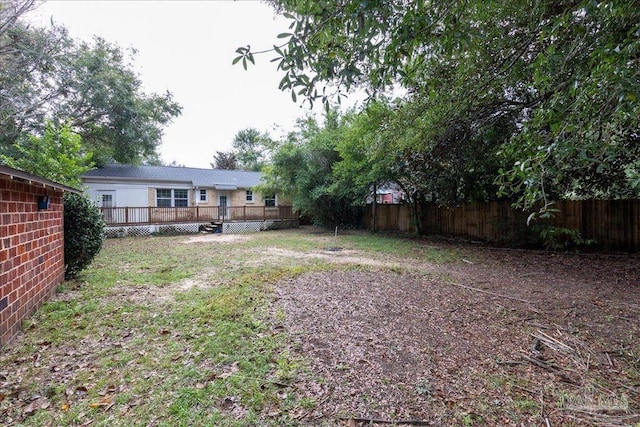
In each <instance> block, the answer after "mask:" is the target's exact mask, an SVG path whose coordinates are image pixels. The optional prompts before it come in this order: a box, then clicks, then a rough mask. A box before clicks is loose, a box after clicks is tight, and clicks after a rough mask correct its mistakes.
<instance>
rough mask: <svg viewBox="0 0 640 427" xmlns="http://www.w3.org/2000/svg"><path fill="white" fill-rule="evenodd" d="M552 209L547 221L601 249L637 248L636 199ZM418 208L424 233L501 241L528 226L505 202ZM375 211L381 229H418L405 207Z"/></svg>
mask: <svg viewBox="0 0 640 427" xmlns="http://www.w3.org/2000/svg"><path fill="white" fill-rule="evenodd" d="M554 207H555V208H557V209H559V210H560V212H559V213H557V214H556V216H555V217H554V218H553V219H551V220H549V221H547V223H549V224H552V225H555V226H557V227H563V228H568V229H571V230H576V231H578V232H580V234H581V235H582V237H583V238H585V239H592V240H595V241H596V244H597V245H598V246H599V247H602V248H606V249H614V250H626V251H638V250H640V200H637V199H634V200H561V201H558V202H557V203H556V204H555V205H554ZM419 208H420V209H419V211H420V216H421V218H422V221H421V226H422V231H423V233H425V234H437V235H451V236H464V237H471V238H477V239H481V240H485V241H489V242H501V241H509V239H514V238H517V236H518V233H521V232H522V231H523V230H525V229H526V227H527V225H526V221H527V217H528V213H527V212H522V211H519V210H515V209H513V208H512V207H511V205H510V203H509V202H487V203H468V204H462V205H460V206H456V207H446V206H438V205H437V204H435V203H427V204H425V205H422V206H420V207H419ZM376 210H377V218H376V222H377V224H378V229H379V230H384V231H400V232H409V233H412V232H415V231H416V224H415V221H414V218H413V215H412V212H411V208H410V206H409V205H406V204H396V205H393V204H379V205H377V209H376ZM364 223H365V224H366V225H367V228H369V229H371V227H372V224H373V213H372V209H368V210H367V211H366V215H365V218H364Z"/></svg>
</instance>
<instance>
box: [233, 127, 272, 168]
mask: <svg viewBox="0 0 640 427" xmlns="http://www.w3.org/2000/svg"><path fill="white" fill-rule="evenodd" d="M232 145H233V152H232V153H233V154H234V156H235V159H236V162H237V167H238V169H244V170H253V171H259V170H260V169H262V168H263V167H264V165H265V164H266V163H267V161H268V159H269V154H270V151H271V150H272V148H273V141H272V140H271V138H270V137H269V134H267V133H260V131H258V130H257V129H255V128H246V129H242V130H240V131H238V133H236V135H235V136H234V138H233V142H232Z"/></svg>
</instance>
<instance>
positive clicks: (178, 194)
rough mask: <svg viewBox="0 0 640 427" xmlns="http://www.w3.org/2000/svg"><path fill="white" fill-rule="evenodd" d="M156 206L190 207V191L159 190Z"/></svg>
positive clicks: (157, 191)
mask: <svg viewBox="0 0 640 427" xmlns="http://www.w3.org/2000/svg"><path fill="white" fill-rule="evenodd" d="M156 206H157V207H159V208H172V207H186V206H189V190H179V189H175V190H173V189H171V188H158V189H157V190H156Z"/></svg>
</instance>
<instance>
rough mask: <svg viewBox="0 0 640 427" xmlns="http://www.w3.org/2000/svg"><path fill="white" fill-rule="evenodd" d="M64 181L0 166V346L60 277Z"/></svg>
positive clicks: (62, 248) (48, 292)
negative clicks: (60, 181)
mask: <svg viewBox="0 0 640 427" xmlns="http://www.w3.org/2000/svg"><path fill="white" fill-rule="evenodd" d="M65 191H67V192H73V193H79V191H78V190H76V189H74V188H71V187H67V186H65V185H62V184H58V183H56V182H53V181H50V180H47V179H44V178H41V177H39V176H36V175H32V174H29V173H26V172H22V171H20V170H17V169H13V168H10V167H7V166H0V194H1V195H2V197H0V347H2V346H3V345H5V344H6V343H7V342H8V341H9V340H10V339H11V338H12V337H13V336H14V335H15V334H16V333H17V332H18V330H19V329H20V325H21V324H22V321H23V320H24V319H25V318H27V317H28V316H30V315H31V314H33V312H35V311H36V310H37V309H38V307H39V306H40V305H41V304H42V302H43V301H44V300H45V299H46V298H48V297H49V296H51V295H52V294H53V293H54V292H55V290H56V287H57V286H58V285H59V284H60V283H62V281H63V280H64V217H63V211H64V204H63V194H64V192H65Z"/></svg>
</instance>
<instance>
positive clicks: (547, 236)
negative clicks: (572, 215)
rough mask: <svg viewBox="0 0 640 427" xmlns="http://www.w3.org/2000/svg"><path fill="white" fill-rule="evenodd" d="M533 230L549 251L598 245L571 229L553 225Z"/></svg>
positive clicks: (541, 226)
mask: <svg viewBox="0 0 640 427" xmlns="http://www.w3.org/2000/svg"><path fill="white" fill-rule="evenodd" d="M531 228H532V231H533V232H534V233H535V234H536V235H537V236H538V237H539V238H540V243H541V244H542V246H543V247H544V248H545V249H546V250H548V251H561V250H568V249H581V248H586V247H589V246H592V245H594V244H595V243H596V242H595V240H591V239H585V238H584V237H582V234H580V232H579V231H577V230H572V229H570V228H565V227H554V226H551V225H539V226H533V227H531Z"/></svg>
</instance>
